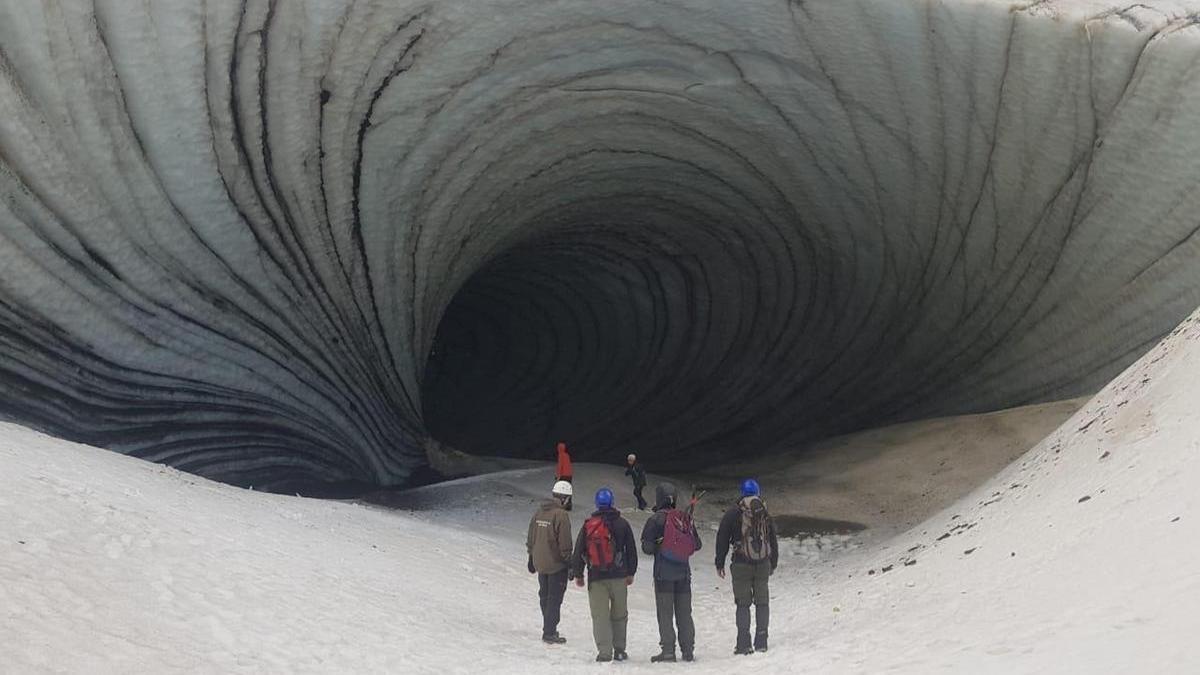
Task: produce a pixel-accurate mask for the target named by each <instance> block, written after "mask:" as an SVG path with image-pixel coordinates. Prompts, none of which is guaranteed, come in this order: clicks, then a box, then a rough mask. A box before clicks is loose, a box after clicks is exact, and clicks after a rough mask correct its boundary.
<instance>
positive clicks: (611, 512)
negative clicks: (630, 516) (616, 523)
mask: <svg viewBox="0 0 1200 675" xmlns="http://www.w3.org/2000/svg"><path fill="white" fill-rule="evenodd" d="M592 515H593V516H600V517H601V518H603V519H605V520H616V519H617V518H620V517H621V512H620V511H619V510H618V509H596V510H595V511H592Z"/></svg>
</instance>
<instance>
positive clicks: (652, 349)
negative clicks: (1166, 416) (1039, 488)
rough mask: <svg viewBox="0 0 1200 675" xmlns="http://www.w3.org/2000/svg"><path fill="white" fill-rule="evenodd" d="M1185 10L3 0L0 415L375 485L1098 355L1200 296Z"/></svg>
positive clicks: (758, 424) (1037, 375)
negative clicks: (440, 454) (435, 468)
mask: <svg viewBox="0 0 1200 675" xmlns="http://www.w3.org/2000/svg"><path fill="white" fill-rule="evenodd" d="M1198 9H1200V5H1197V4H1196V3H1188V2H1150V3H1139V4H1115V3H1110V2H1102V1H1095V2H1093V1H1087V0H1073V1H1064V2H1030V3H1016V4H1014V3H1007V2H991V1H986V0H979V1H974V2H972V1H967V0H956V1H954V2H925V1H917V0H912V1H904V2H896V1H894V0H874V1H872V0H855V1H851V2H820V1H816V0H810V1H806V2H799V1H796V0H790V1H783V0H780V1H777V2H762V3H728V2H717V1H716V0H676V1H673V2H665V1H664V2H646V1H645V0H637V1H632V0H630V1H621V0H614V1H611V2H604V3H596V2H589V1H586V0H561V1H557V2H542V1H540V0H539V1H538V2H533V1H532V0H507V1H502V0H479V1H475V0H473V1H472V2H451V1H449V0H443V1H436V0H434V1H430V2H423V3H413V2H393V3H375V2H365V1H359V2H346V1H338V2H330V1H324V0H323V1H320V2H318V1H316V0H313V1H310V2H272V1H267V0H244V1H241V2H238V1H234V0H228V1H224V0H215V1H214V0H210V1H208V2H203V3H194V2H177V3H126V2H120V1H118V0H109V1H102V0H99V1H97V2H95V3H84V2H61V3H31V2H24V1H23V0H5V1H4V2H0V198H2V199H0V270H2V275H0V394H2V398H0V415H2V416H3V417H5V418H9V419H13V420H17V421H21V422H24V423H27V424H33V425H36V426H39V427H41V428H44V429H47V430H50V431H52V432H54V433H56V434H59V435H61V436H64V437H68V438H71V439H75V440H81V441H85V442H88V443H92V444H98V445H102V446H105V447H109V448H112V449H114V450H118V451H121V452H126V453H131V454H135V455H138V456H142V457H146V458H148V459H153V460H156V461H163V462H169V463H171V464H174V465H176V466H179V467H180V468H184V469H187V470H191V471H195V472H198V473H201V474H205V475H208V476H212V477H215V478H218V479H222V480H227V481H231V482H235V483H255V484H258V485H270V484H272V483H278V482H279V481H282V480H286V479H290V478H296V477H304V478H314V479H320V480H345V479H354V480H363V481H369V482H376V483H396V482H402V481H403V480H405V478H406V477H407V476H408V474H409V472H410V471H411V470H412V469H413V468H414V467H417V466H419V465H420V464H421V463H422V462H423V456H424V448H425V446H426V444H427V443H428V441H429V438H430V430H432V432H433V433H434V435H435V436H437V437H438V438H439V439H441V440H443V441H446V442H449V443H452V444H454V445H457V446H461V447H464V448H466V449H475V450H486V451H490V452H499V453H511V454H520V453H523V452H530V451H533V450H535V449H540V448H542V447H543V444H544V443H546V442H547V441H549V440H552V439H553V438H554V437H555V436H559V435H561V436H566V437H569V438H571V439H573V440H575V441H577V448H578V449H579V450H580V451H581V452H583V453H584V454H585V455H586V454H589V453H591V454H594V453H600V452H605V451H609V450H611V449H613V448H624V447H628V446H630V445H631V444H632V445H635V446H636V447H637V448H638V449H639V450H640V451H641V452H643V453H644V454H648V455H655V456H657V457H658V458H659V459H660V460H661V461H662V462H663V464H668V463H669V462H671V461H677V460H680V459H683V458H702V459H703V458H707V457H711V456H714V455H718V454H722V453H735V452H749V451H769V450H770V449H771V448H772V447H775V446H778V445H780V444H784V443H794V442H799V441H803V440H805V439H811V438H815V437H818V436H821V435H825V434H829V433H833V432H838V431H846V430H849V429H853V428H856V427H862V426H865V425H870V424H875V423H883V422H886V421H891V420H897V419H902V418H911V417H916V416H921V415H927V414H936V413H950V412H959V411H969V410H979V409H987V408H994V407H999V406H1004V405H1009V404H1016V403H1022V402H1029V401H1034V400H1041V399H1047V398H1052V397H1058V396H1067V395H1073V394H1077V393H1080V392H1083V391H1086V390H1088V389H1091V388H1095V387H1097V386H1098V385H1099V384H1101V383H1102V382H1104V381H1105V380H1106V379H1107V378H1109V377H1111V376H1112V375H1113V374H1114V373H1115V372H1117V371H1118V370H1119V369H1120V368H1121V367H1123V366H1125V365H1127V364H1128V363H1130V362H1131V361H1132V360H1133V359H1134V358H1135V357H1136V356H1137V355H1138V354H1140V353H1142V352H1143V351H1144V350H1145V349H1146V348H1147V347H1148V346H1149V345H1150V344H1151V343H1152V342H1153V341H1155V340H1156V339H1157V338H1158V337H1159V336H1161V335H1162V334H1163V333H1164V332H1165V331H1167V330H1169V329H1170V328H1171V327H1172V326H1174V325H1175V323H1176V322H1177V321H1178V320H1179V319H1180V318H1181V317H1183V316H1184V315H1185V314H1187V313H1188V312H1189V311H1190V310H1191V309H1193V308H1194V307H1196V305H1197V304H1200V283H1198V282H1200V265H1198V262H1200V260H1198V258H1200V247H1198V242H1197V240H1196V237H1195V233H1196V229H1197V227H1198V226H1200V223H1198V222H1197V216H1196V214H1197V213H1200V210H1198V207H1200V191H1198V190H1196V183H1197V177H1198V176H1200V172H1198V169H1200V165H1198V163H1200V160H1198V159H1197V158H1198V157H1200V134H1198V132H1197V131H1196V130H1197V129H1200V68H1197V67H1196V66H1197V58H1198V57H1200V32H1198V29H1197V27H1196V25H1195V21H1196V18H1195V17H1196V14H1195V12H1196V11H1197V10H1198ZM439 326H440V328H439ZM431 354H432V356H431Z"/></svg>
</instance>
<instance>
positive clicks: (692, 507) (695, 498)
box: [687, 490, 708, 516]
mask: <svg viewBox="0 0 1200 675" xmlns="http://www.w3.org/2000/svg"><path fill="white" fill-rule="evenodd" d="M706 494H708V490H701V491H700V492H696V491H695V490H692V498H691V499H690V500H689V501H688V507H687V513H688V515H689V516H690V515H693V514H694V513H695V511H696V504H697V503H698V502H699V501H700V498H701V497H703V496H704V495H706Z"/></svg>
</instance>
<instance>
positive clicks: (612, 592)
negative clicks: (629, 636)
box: [571, 487, 638, 662]
mask: <svg viewBox="0 0 1200 675" xmlns="http://www.w3.org/2000/svg"><path fill="white" fill-rule="evenodd" d="M585 566H586V567H587V587H588V603H589V604H590V605H591V609H592V636H593V637H595V639H596V651H597V654H596V660H597V661H599V662H607V661H624V660H625V659H627V658H629V657H628V655H626V653H625V627H626V625H627V622H628V619H629V585H630V584H632V583H633V575H634V574H636V573H637V566H638V552H637V541H636V540H635V539H634V538H633V528H632V527H630V526H629V522H628V521H626V520H625V519H624V518H622V517H621V512H620V511H618V510H617V509H616V508H615V507H614V505H613V492H612V490H610V489H608V488H606V487H602V488H600V489H599V490H597V491H596V511H595V512H594V513H593V514H592V516H591V517H590V518H588V519H587V520H586V521H584V523H583V527H582V528H580V530H579V536H578V537H577V538H576V540H575V553H574V555H572V556H571V578H573V579H574V580H575V585H576V586H583V585H584V580H583V568H584V567H585Z"/></svg>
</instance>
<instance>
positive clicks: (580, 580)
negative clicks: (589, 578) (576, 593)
mask: <svg viewBox="0 0 1200 675" xmlns="http://www.w3.org/2000/svg"><path fill="white" fill-rule="evenodd" d="M575 585H576V586H578V587H580V588H583V577H582V576H579V577H575Z"/></svg>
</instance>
